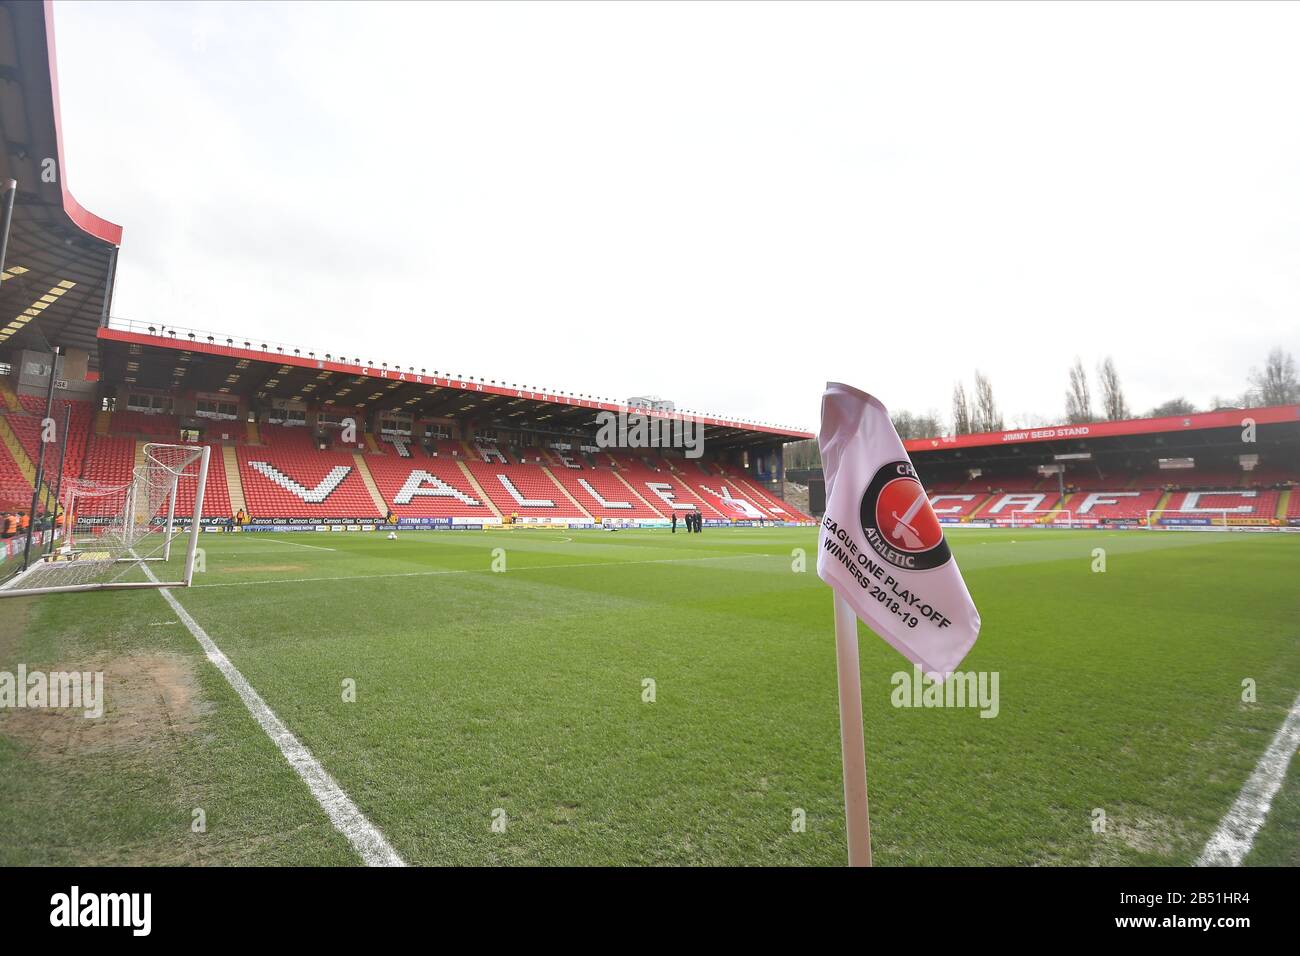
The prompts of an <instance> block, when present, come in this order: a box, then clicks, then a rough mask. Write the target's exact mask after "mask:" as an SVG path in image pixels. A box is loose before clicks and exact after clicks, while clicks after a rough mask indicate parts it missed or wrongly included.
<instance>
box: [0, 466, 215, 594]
mask: <svg viewBox="0 0 1300 956" xmlns="http://www.w3.org/2000/svg"><path fill="white" fill-rule="evenodd" d="M210 456H211V449H210V448H209V447H208V446H207V445H200V446H195V445H166V444H160V443H149V444H146V445H145V446H144V447H143V449H142V453H141V455H140V458H139V461H140V463H139V464H138V465H136V466H135V467H134V468H133V469H132V472H131V478H130V480H129V481H127V482H125V483H120V484H119V483H111V482H100V481H94V480H91V479H86V478H76V479H66V480H65V482H64V486H65V487H64V495H63V525H64V539H63V546H62V547H61V548H59V549H57V550H55V551H53V552H52V553H50V554H48V555H45V556H43V557H42V558H41V560H39V561H37V562H35V563H33V564H32V565H30V566H29V567H28V568H26V569H25V570H23V571H21V572H19V573H18V574H16V575H14V576H13V577H11V578H9V579H8V580H7V581H4V582H3V583H0V597H20V596H27V595H33V594H61V593H67V592H75V591H106V590H127V589H131V588H167V587H188V586H189V585H190V583H191V582H192V581H193V579H194V565H195V557H196V555H197V554H198V541H199V533H200V531H201V530H202V516H203V497H204V492H205V491H206V489H207V482H208V462H209V458H210ZM191 491H192V494H193V501H192V508H191V507H187V508H186V511H187V512H188V513H189V527H188V529H186V531H187V534H186V538H185V556H184V563H183V565H182V567H181V569H180V571H179V574H168V573H167V572H166V571H163V572H161V575H162V577H165V578H167V580H160V578H159V575H158V574H155V573H154V572H152V571H150V570H148V566H149V564H150V563H158V564H161V565H164V566H166V565H168V564H170V563H171V558H172V541H173V539H174V538H176V537H178V536H179V530H180V529H178V527H177V506H178V502H180V501H181V500H182V499H183V498H185V497H188V496H189V494H190V493H191ZM186 504H187V506H188V505H189V502H186ZM142 572H143V573H142Z"/></svg>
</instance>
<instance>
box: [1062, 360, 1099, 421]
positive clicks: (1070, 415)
mask: <svg viewBox="0 0 1300 956" xmlns="http://www.w3.org/2000/svg"><path fill="white" fill-rule="evenodd" d="M1065 420H1066V421H1067V422H1069V423H1070V424H1071V425H1083V424H1086V423H1087V422H1091V421H1095V419H1094V418H1093V415H1092V393H1091V391H1089V389H1088V373H1087V372H1085V371H1084V370H1083V360H1082V359H1080V358H1078V357H1077V356H1076V357H1075V359H1074V364H1073V365H1072V366H1070V390H1069V391H1068V392H1066V393H1065Z"/></svg>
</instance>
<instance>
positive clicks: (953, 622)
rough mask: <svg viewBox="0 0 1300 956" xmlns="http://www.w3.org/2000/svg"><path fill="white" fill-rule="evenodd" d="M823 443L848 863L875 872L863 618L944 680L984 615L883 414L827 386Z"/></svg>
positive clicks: (824, 561)
mask: <svg viewBox="0 0 1300 956" xmlns="http://www.w3.org/2000/svg"><path fill="white" fill-rule="evenodd" d="M817 440H818V444H819V445H820V447H821V454H822V470H823V472H824V473H825V476H826V514H825V516H824V517H823V518H822V528H821V540H820V542H819V547H818V549H817V575H818V577H820V578H821V579H822V580H823V581H825V582H826V583H827V584H829V585H830V586H831V588H832V590H833V591H834V592H835V639H836V654H837V657H836V661H837V665H838V670H839V692H840V743H841V747H842V750H843V758H844V800H845V813H846V819H847V822H848V836H849V863H850V865H855V866H859V865H861V866H870V865H871V826H870V822H869V819H868V814H867V772H866V755H865V748H864V745H863V738H862V690H861V675H860V673H859V668H858V628H857V618H861V619H862V620H863V621H864V622H866V624H867V626H868V627H870V628H871V629H872V630H873V631H875V632H876V633H877V634H879V635H880V636H881V637H882V638H884V639H885V640H886V641H887V642H888V643H889V644H891V645H892V646H893V647H894V648H895V649H896V650H897V651H898V652H899V653H901V654H902V655H903V656H904V657H906V658H907V659H908V660H909V661H911V662H912V663H914V664H916V665H917V666H919V667H920V668H921V669H922V670H923V671H925V672H926V673H927V674H938V675H940V676H941V677H942V678H946V677H947V676H948V675H949V674H951V673H952V671H953V670H955V669H956V667H957V665H958V664H960V663H961V661H962V659H963V658H964V657H965V656H966V654H967V653H968V652H969V651H970V649H971V647H972V646H973V645H974V644H975V640H976V638H978V637H979V632H980V616H979V612H978V611H976V610H975V603H974V602H973V601H972V600H971V597H970V592H969V591H967V590H966V582H965V581H963V580H962V577H961V572H960V571H959V570H958V569H957V562H956V561H955V560H954V558H953V556H952V552H951V551H950V550H949V549H948V542H947V541H946V540H945V539H944V536H943V528H942V526H940V524H939V519H938V518H936V517H935V514H934V509H933V508H931V507H930V500H929V496H928V494H927V493H926V490H925V488H923V487H922V485H921V482H920V481H919V480H918V478H917V475H916V470H915V469H914V468H913V467H912V461H911V459H910V458H908V456H907V452H906V450H905V449H904V448H903V443H902V441H901V440H899V437H898V432H896V431H895V430H894V425H893V423H892V422H891V421H890V420H889V413H888V412H887V411H886V410H885V406H884V405H882V404H881V403H880V402H879V401H878V400H877V399H875V398H872V397H871V396H870V395H868V394H866V393H865V392H861V391H859V390H858V389H856V388H851V387H850V386H848V385H841V384H839V383H837V382H830V383H827V385H826V391H825V393H824V394H823V395H822V421H821V432H820V433H819V434H818V439H817Z"/></svg>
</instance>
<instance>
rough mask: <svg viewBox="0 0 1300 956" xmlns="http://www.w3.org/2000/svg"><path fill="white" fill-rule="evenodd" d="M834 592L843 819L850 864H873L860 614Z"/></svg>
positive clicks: (833, 590)
mask: <svg viewBox="0 0 1300 956" xmlns="http://www.w3.org/2000/svg"><path fill="white" fill-rule="evenodd" d="M832 593H833V594H834V595H835V665H836V670H837V671H838V674H839V684H840V753H841V757H842V759H843V763H844V821H845V829H846V830H847V831H848V838H849V866H870V865H871V816H870V813H869V811H868V809H867V749H866V742H865V741H864V740H863V735H862V673H861V669H860V667H859V665H858V616H857V615H856V614H855V613H853V608H851V607H849V603H848V602H847V601H846V600H844V598H842V597H840V595H839V592H838V591H836V590H835V589H832Z"/></svg>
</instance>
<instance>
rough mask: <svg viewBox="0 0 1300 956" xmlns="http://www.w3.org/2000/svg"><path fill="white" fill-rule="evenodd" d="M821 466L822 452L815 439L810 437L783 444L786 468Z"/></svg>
mask: <svg viewBox="0 0 1300 956" xmlns="http://www.w3.org/2000/svg"><path fill="white" fill-rule="evenodd" d="M821 466H822V453H821V449H820V448H819V447H818V445H817V439H815V438H810V439H806V440H804V441H796V442H791V443H790V444H788V445H786V446H785V467H786V470H789V469H791V468H820V467H821Z"/></svg>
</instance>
